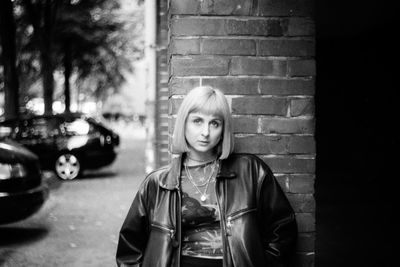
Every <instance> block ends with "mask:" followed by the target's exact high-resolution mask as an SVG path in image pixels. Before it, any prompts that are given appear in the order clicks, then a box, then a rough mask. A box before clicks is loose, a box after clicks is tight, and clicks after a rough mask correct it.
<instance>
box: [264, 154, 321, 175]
mask: <svg viewBox="0 0 400 267" xmlns="http://www.w3.org/2000/svg"><path fill="white" fill-rule="evenodd" d="M262 159H263V160H264V161H265V162H266V163H267V164H268V166H270V167H271V169H272V171H273V172H276V173H310V174H312V173H315V159H309V158H298V157H292V156H280V157H262Z"/></svg>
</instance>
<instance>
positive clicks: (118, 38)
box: [14, 0, 143, 112]
mask: <svg viewBox="0 0 400 267" xmlns="http://www.w3.org/2000/svg"><path fill="white" fill-rule="evenodd" d="M122 3H125V2H124V1H122ZM14 13H15V18H16V25H17V31H16V32H17V34H16V43H17V46H16V47H17V62H16V65H17V68H18V70H19V71H18V73H20V74H21V75H20V77H19V79H20V81H21V83H20V84H21V89H22V90H21V91H23V92H24V96H25V97H28V98H29V97H30V95H29V93H28V92H31V93H33V94H35V93H37V88H38V84H39V83H38V82H39V81H41V82H42V86H41V88H40V87H39V88H40V90H42V93H43V96H44V100H45V110H46V111H47V112H49V111H50V112H51V104H52V102H53V91H54V81H53V74H54V72H55V71H61V72H63V73H64V77H65V78H64V80H65V87H64V88H65V90H64V97H63V98H64V99H65V104H66V110H69V105H70V90H71V86H70V77H71V76H74V77H76V79H74V80H76V84H75V86H76V87H77V88H78V89H79V90H80V92H81V93H83V94H84V95H90V96H94V97H96V98H97V99H99V100H101V99H102V98H104V96H105V95H107V93H110V92H115V91H118V88H119V86H120V85H121V83H122V82H123V81H124V80H125V79H124V75H125V74H126V73H129V72H132V71H133V69H132V61H134V60H136V59H138V58H140V57H142V55H143V38H142V32H141V30H142V28H143V18H142V13H143V12H141V10H140V8H139V9H138V8H136V9H131V12H128V13H127V12H126V11H124V9H122V8H121V2H120V0H15V1H14ZM32 88H36V91H32ZM46 106H47V108H46Z"/></svg>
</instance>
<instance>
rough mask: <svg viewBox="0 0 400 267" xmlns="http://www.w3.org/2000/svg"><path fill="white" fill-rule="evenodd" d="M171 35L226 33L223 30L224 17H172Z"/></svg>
mask: <svg viewBox="0 0 400 267" xmlns="http://www.w3.org/2000/svg"><path fill="white" fill-rule="evenodd" d="M171 35H173V36H174V35H176V36H198V35H227V32H226V30H225V19H220V18H209V17H198V18H193V17H189V18H188V17H185V18H177V17H174V18H172V20H171Z"/></svg>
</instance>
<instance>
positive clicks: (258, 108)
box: [232, 97, 287, 116]
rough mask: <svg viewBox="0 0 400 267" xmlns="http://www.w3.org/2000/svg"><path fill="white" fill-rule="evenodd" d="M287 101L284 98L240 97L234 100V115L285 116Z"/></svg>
mask: <svg viewBox="0 0 400 267" xmlns="http://www.w3.org/2000/svg"><path fill="white" fill-rule="evenodd" d="M286 110H287V100H286V99H284V98H271V97H269V98H263V97H239V98H232V113H233V114H263V115H281V116H283V115H285V114H286Z"/></svg>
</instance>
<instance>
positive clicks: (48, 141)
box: [18, 117, 59, 168]
mask: <svg viewBox="0 0 400 267" xmlns="http://www.w3.org/2000/svg"><path fill="white" fill-rule="evenodd" d="M58 134H59V127H58V123H57V120H56V119H55V118H51V117H50V118H47V117H36V118H32V119H29V120H24V121H23V122H22V125H21V129H20V132H19V138H18V139H19V140H18V141H19V143H21V144H22V145H24V146H25V147H27V148H28V149H29V150H31V151H32V152H33V153H35V154H36V155H37V156H38V157H39V159H40V163H41V165H42V167H44V168H51V167H52V164H53V161H54V157H55V154H56V153H57V147H56V145H55V137H56V136H57V135H58Z"/></svg>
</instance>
